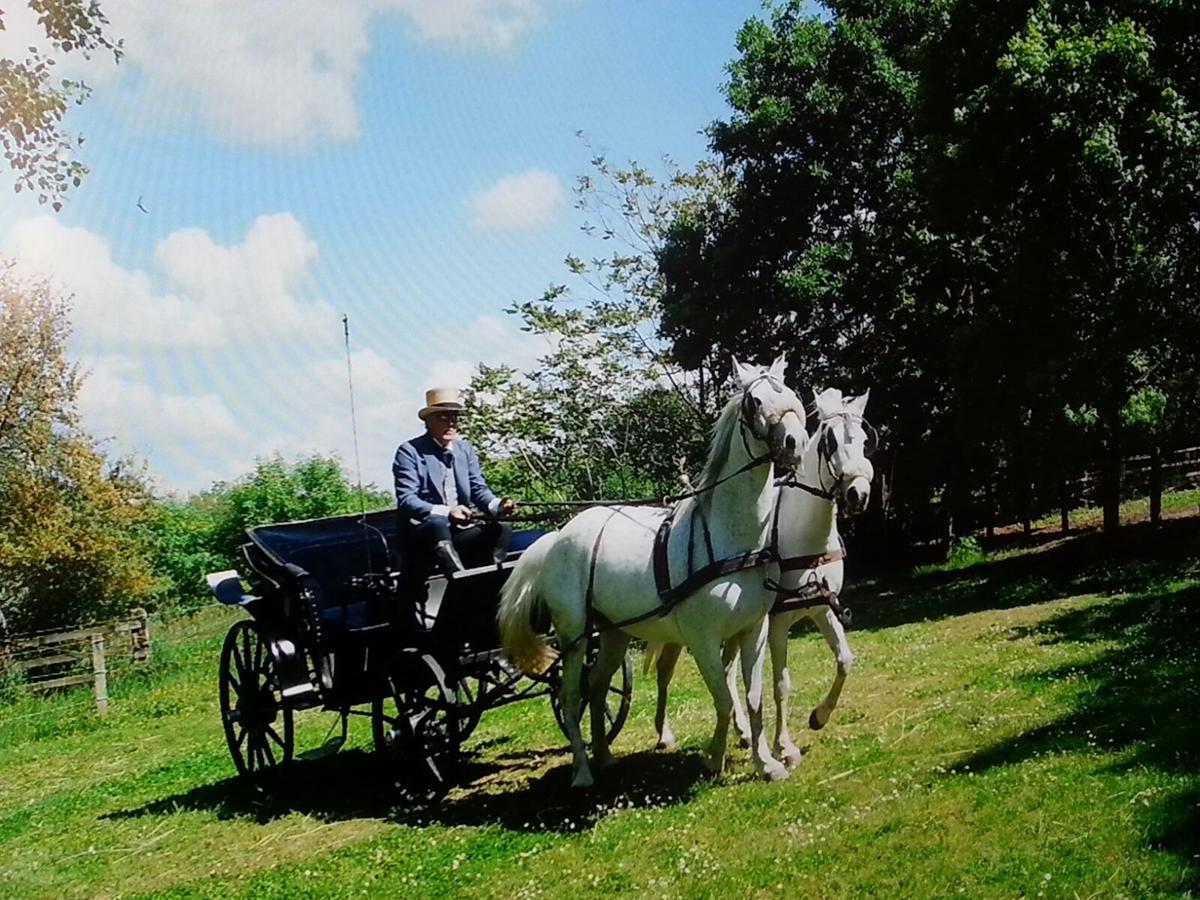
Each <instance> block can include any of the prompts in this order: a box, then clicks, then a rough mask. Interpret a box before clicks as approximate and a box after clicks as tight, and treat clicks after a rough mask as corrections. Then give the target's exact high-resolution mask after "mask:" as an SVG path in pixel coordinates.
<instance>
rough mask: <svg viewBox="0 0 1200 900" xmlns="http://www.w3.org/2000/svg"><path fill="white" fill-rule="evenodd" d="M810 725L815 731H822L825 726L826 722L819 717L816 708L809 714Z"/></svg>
mask: <svg viewBox="0 0 1200 900" xmlns="http://www.w3.org/2000/svg"><path fill="white" fill-rule="evenodd" d="M808 727H809V728H811V729H812V730H813V731H820V730H821V729H822V728H824V727H825V723H824V722H822V721H821V720H820V719H819V718H818V717H817V711H816V710H815V709H814V710H813V711H812V712H811V713H809V714H808Z"/></svg>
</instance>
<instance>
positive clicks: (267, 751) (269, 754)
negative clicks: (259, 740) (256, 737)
mask: <svg viewBox="0 0 1200 900" xmlns="http://www.w3.org/2000/svg"><path fill="white" fill-rule="evenodd" d="M262 748H263V754H264V755H265V756H266V758H267V759H269V760H270V761H271V765H272V766H273V765H275V752H274V751H273V750H272V749H271V744H270V743H269V742H268V741H267V740H266V739H265V738H264V739H263V747H262Z"/></svg>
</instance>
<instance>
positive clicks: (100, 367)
mask: <svg viewBox="0 0 1200 900" xmlns="http://www.w3.org/2000/svg"><path fill="white" fill-rule="evenodd" d="M89 362H90V365H89V371H88V372H87V375H86V377H85V379H84V381H83V385H82V386H81V388H80V391H79V409H80V412H81V413H82V415H83V418H84V421H85V422H86V423H87V427H88V430H89V432H91V433H92V434H94V435H96V436H97V437H100V438H112V439H113V440H114V441H115V443H116V449H117V451H118V452H119V453H126V452H131V451H132V452H136V453H137V454H138V455H139V456H140V457H142V458H147V457H151V456H153V457H154V462H155V463H156V465H154V466H152V470H151V474H152V477H154V480H155V481H156V482H157V486H158V487H160V488H165V489H168V490H174V489H187V488H197V487H203V486H207V485H209V484H211V483H212V482H214V481H217V480H221V479H227V478H231V477H233V476H235V475H237V474H239V473H241V472H244V471H246V470H247V469H248V468H249V466H250V464H251V463H252V461H253V458H254V453H253V449H252V445H251V443H250V442H249V441H248V440H247V435H246V432H245V429H243V428H242V427H240V426H239V424H238V422H237V421H236V419H235V418H234V416H233V413H232V412H231V411H230V409H229V407H228V406H227V405H226V404H225V402H224V400H222V399H221V398H220V397H219V396H217V395H216V394H212V393H205V394H199V395H188V394H180V393H175V392H171V391H156V390H154V389H153V388H151V387H149V386H148V385H147V384H146V383H145V382H144V380H143V377H142V375H143V373H142V366H141V364H140V363H139V362H138V361H137V360H136V359H133V358H130V357H121V356H113V357H102V358H98V359H91V360H89ZM164 470H169V471H174V472H186V473H187V476H186V478H185V479H183V480H177V479H172V478H167V479H163V477H162V473H163V471H164Z"/></svg>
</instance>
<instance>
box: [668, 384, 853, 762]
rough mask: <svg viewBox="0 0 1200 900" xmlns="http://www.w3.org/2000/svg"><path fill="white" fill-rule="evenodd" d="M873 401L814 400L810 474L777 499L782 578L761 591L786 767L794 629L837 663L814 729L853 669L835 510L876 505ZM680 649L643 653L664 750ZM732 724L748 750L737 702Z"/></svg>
mask: <svg viewBox="0 0 1200 900" xmlns="http://www.w3.org/2000/svg"><path fill="white" fill-rule="evenodd" d="M869 394H870V392H869V391H868V392H867V393H865V394H863V395H862V396H861V397H847V398H844V399H843V397H842V394H841V392H840V391H838V390H836V389H833V388H830V389H828V390H826V391H823V392H822V393H820V394H818V395H817V397H816V407H817V418H818V425H817V431H816V433H815V434H814V435H813V438H812V440H811V441H810V442H809V444H808V449H807V451H806V453H805V455H804V460H803V466H802V468H801V471H803V472H805V473H807V474H806V475H805V476H804V477H799V478H793V479H786V480H784V481H783V482H782V483H781V484H780V486H779V487H778V493H777V495H776V499H775V503H776V512H775V516H776V521H777V522H778V526H777V528H776V530H775V534H774V535H773V537H772V540H773V542H774V549H775V551H776V553H777V554H778V556H779V558H780V577H779V580H778V582H777V583H776V584H774V585H768V584H766V583H762V584H760V586H759V589H760V590H762V591H763V592H764V594H768V595H770V596H771V598H772V601H774V599H775V598H776V597H777V596H778V597H779V598H780V600H781V605H782V607H783V608H782V609H781V610H779V611H775V612H772V614H771V616H770V620H769V623H770V624H769V629H768V644H769V646H770V648H771V668H772V670H773V673H774V676H775V744H774V752H775V754H776V756H778V757H779V758H781V759H782V760H783V761H784V762H785V763H786V764H787V765H789V766H793V765H796V764H797V763H799V762H800V759H801V753H800V748H799V747H797V746H796V744H795V742H794V741H793V740H792V737H791V735H790V734H789V733H788V724H787V723H788V696H789V695H790V694H791V691H792V682H791V676H790V675H789V674H788V669H787V648H788V633H789V631H790V629H791V627H792V625H793V624H795V623H796V622H798V621H799V620H800V619H805V618H807V619H810V620H811V621H812V622H813V623H814V624H815V625H816V626H817V628H818V629H819V630H820V632H821V634H822V635H823V636H824V638H825V641H826V642H827V643H828V644H829V649H830V650H832V651H833V654H834V656H835V657H836V658H837V673H836V675H835V676H834V680H833V685H832V686H831V687H830V689H829V693H828V694H826V695H825V699H824V700H822V701H821V703H820V704H818V705H817V706H816V708H814V709H813V711H812V713H811V714H810V715H809V719H808V722H809V726H810V727H811V728H813V729H820V728H823V727H825V723H826V722H828V721H829V716H830V715H831V714H832V712H833V710H834V707H836V706H837V703H838V699H839V698H840V697H841V693H842V685H843V684H844V683H845V681H846V673H847V672H849V671H850V668H851V666H853V665H854V654H853V653H852V652H851V650H850V645H849V644H848V643H847V642H846V631H845V629H844V628H843V626H842V621H841V618H840V617H839V615H838V612H839V611H840V607H838V606H837V600H836V597H837V595H838V594H840V593H841V590H842V579H843V563H842V558H843V556H844V554H843V551H842V542H841V537H840V536H839V534H838V530H837V515H836V506H837V505H840V506H841V509H842V512H843V513H844V514H845V515H849V516H853V515H857V514H858V513H860V512H862V511H863V510H864V509H866V507H867V503H868V501H869V500H870V497H871V480H872V479H873V478H874V475H875V470H874V468H873V467H872V465H871V461H870V460H869V459H868V458H867V457H868V456H869V455H870V454H871V453H872V452H873V450H874V444H875V443H876V437H875V433H874V430H873V429H871V427H870V426H869V425H867V424H866V422H865V421H864V419H863V413H864V412H865V410H866V406H867V398H868V396H869ZM680 649H681V648H680V647H679V645H678V644H676V645H671V646H664V647H662V648H657V647H650V648H648V649H647V653H646V659H647V667H649V666H650V665H653V664H656V666H657V671H658V705H657V708H656V710H655V717H654V724H655V727H656V728H657V730H658V734H659V740H658V746H659V748H660V749H670V748H671V747H673V746H674V745H675V737H674V735H673V734H672V733H671V726H670V723H669V722H668V721H667V712H666V710H667V687H668V686H669V685H670V683H671V676H672V674H673V673H674V670H675V663H676V661H677V660H678V658H679V651H680ZM737 652H738V647H737V645H736V644H733V643H730V644H727V645H726V646H725V654H724V662H725V668H726V677H727V679H728V681H729V684H730V685H731V687H730V690H731V692H732V691H733V687H732V685H733V684H734V681H735V679H736V677H737V671H736V667H735V666H734V661H735V660H736V658H737ZM735 696H736V694H735ZM734 724H735V727H736V729H737V731H738V734H739V736H740V737H741V740H742V743H743V744H748V742H749V741H750V740H751V739H752V734H751V729H750V728H749V727H748V725H747V722H746V715H745V713H743V712H742V710H741V708H740V707H738V706H737V702H736V700H735V701H734Z"/></svg>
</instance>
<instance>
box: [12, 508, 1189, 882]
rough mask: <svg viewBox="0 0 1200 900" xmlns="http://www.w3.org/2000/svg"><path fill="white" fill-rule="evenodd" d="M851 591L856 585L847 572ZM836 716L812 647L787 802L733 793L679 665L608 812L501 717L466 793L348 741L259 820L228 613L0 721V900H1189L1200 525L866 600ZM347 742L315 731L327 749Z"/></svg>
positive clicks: (483, 731)
mask: <svg viewBox="0 0 1200 900" xmlns="http://www.w3.org/2000/svg"><path fill="white" fill-rule="evenodd" d="M848 567H849V572H850V577H851V581H854V580H855V576H854V565H853V560H851V561H850V562H849V563H848ZM848 602H849V603H850V604H851V605H852V606H853V607H854V610H855V628H854V630H852V631H851V633H850V641H851V644H852V646H853V647H854V649H855V651H856V653H857V654H858V660H859V661H858V665H857V667H856V668H855V669H854V671H853V672H852V673H851V676H850V679H849V681H848V683H847V687H846V692H845V694H844V695H843V702H842V705H841V707H840V708H839V709H838V710H837V712H836V713H835V714H834V717H833V719H832V721H831V722H830V724H829V726H828V727H827V728H826V729H825V730H824V731H822V732H809V731H807V730H806V729H804V727H803V724H804V722H806V720H807V714H808V704H811V703H813V702H815V701H816V700H817V699H819V698H820V696H821V695H822V694H823V692H824V690H825V689H826V687H827V685H828V682H829V680H830V679H831V677H832V674H833V662H832V658H831V656H830V654H829V652H828V650H827V648H826V647H825V645H824V643H823V642H822V641H821V640H820V639H819V637H817V636H816V634H815V632H808V631H806V632H804V633H801V634H798V635H797V636H795V637H794V638H793V645H792V672H793V678H794V681H795V683H796V685H797V695H796V696H797V700H796V702H795V703H794V706H793V717H794V723H793V725H794V728H793V731H794V733H798V734H799V737H800V740H801V744H802V746H804V747H805V749H806V758H805V760H804V762H803V763H802V764H801V766H800V767H799V768H798V769H796V770H795V771H794V772H793V774H792V777H791V779H790V780H789V781H787V782H785V783H783V784H778V785H770V784H765V783H761V782H759V781H757V780H756V779H755V778H754V777H753V775H752V772H751V768H750V763H749V759H748V757H747V754H746V752H745V751H743V750H738V749H734V750H732V751H731V756H732V763H731V771H730V772H729V773H728V774H727V775H725V776H724V777H722V778H721V779H718V780H716V781H710V780H707V779H705V778H704V777H703V776H702V774H701V765H700V760H699V748H700V746H701V744H702V743H703V741H704V740H705V739H706V738H707V736H708V734H709V733H710V731H711V728H712V713H711V707H710V702H709V700H708V698H707V694H706V693H705V692H704V690H703V688H702V686H701V684H700V681H699V677H698V676H697V674H696V672H695V669H694V666H692V664H691V663H690V661H687V660H685V661H683V662H681V665H680V672H679V676H678V678H677V680H676V684H675V693H674V724H675V732H676V735H677V736H678V737H679V738H680V742H681V746H680V749H679V750H677V751H674V752H671V753H665V754H664V753H655V752H652V751H651V750H650V748H651V747H652V746H653V741H654V735H653V729H652V722H651V718H652V712H653V692H652V690H651V684H652V681H651V679H648V678H645V677H639V678H638V680H637V688H636V690H635V699H634V706H633V710H632V713H631V716H630V719H629V722H628V724H627V725H626V727H625V730H624V732H623V733H622V734H621V736H620V738H619V739H618V740H617V742H616V743H615V745H614V751H615V752H616V753H617V754H618V756H619V761H618V764H617V765H616V766H614V767H613V768H612V769H610V770H608V771H606V772H604V773H602V775H601V778H600V782H599V785H598V786H597V788H596V789H594V790H592V791H589V792H586V793H575V792H572V791H570V790H569V789H568V780H569V766H568V757H567V754H566V753H565V747H564V742H563V740H562V738H561V736H560V735H559V733H558V730H557V728H556V727H555V725H554V721H553V718H552V716H551V713H550V708H549V704H548V703H547V702H546V701H545V700H535V701H530V702H527V703H523V704H517V705H514V706H509V707H505V708H503V709H498V710H495V711H492V712H489V713H487V714H486V715H485V716H484V719H483V723H482V724H481V726H480V728H479V730H478V731H477V732H476V734H475V736H474V737H473V738H472V740H471V741H470V742H469V744H468V746H467V749H468V751H469V753H470V759H469V762H468V766H467V771H466V774H465V779H464V782H463V784H462V785H461V787H459V788H456V789H455V790H454V791H452V792H451V794H450V795H449V796H448V797H447V798H446V799H445V801H443V802H442V804H441V805H439V806H438V807H436V808H426V809H421V808H410V807H406V806H404V805H403V804H398V803H396V802H395V799H394V797H393V796H392V795H391V794H390V793H389V792H388V790H387V787H386V785H387V779H386V777H385V776H384V775H383V773H381V772H378V771H376V770H375V768H374V766H373V763H372V758H371V757H370V756H369V754H368V753H367V752H366V748H367V746H368V744H369V740H370V738H369V728H367V727H364V726H366V725H367V722H366V721H365V720H362V721H359V722H355V723H354V728H353V729H352V732H351V737H350V742H349V747H348V748H347V749H344V750H342V751H341V752H339V753H337V754H334V755H331V756H327V757H324V758H320V759H310V760H303V761H300V762H298V763H297V764H296V765H295V766H294V767H293V769H292V770H291V772H290V773H288V774H287V775H286V776H285V778H284V779H283V781H282V783H281V784H280V785H279V786H278V788H277V790H276V791H275V792H274V793H273V794H272V795H271V796H269V797H263V796H259V795H257V794H256V793H254V792H253V791H251V790H249V789H247V788H246V787H244V786H243V785H241V784H240V783H239V782H238V781H237V780H235V779H234V777H233V767H232V763H231V761H230V759H229V756H228V753H227V751H226V748H225V745H224V738H223V736H222V733H221V727H220V722H219V720H218V716H217V711H216V700H215V693H216V691H215V672H216V663H217V658H218V654H219V648H220V642H221V639H222V636H223V633H224V631H225V629H226V628H227V627H228V625H229V623H230V622H231V621H233V620H234V619H235V618H236V614H231V613H228V612H226V611H223V610H220V609H210V610H206V611H205V612H204V613H203V614H202V615H200V616H197V617H196V618H193V619H188V620H180V621H179V622H176V623H175V624H174V625H172V626H171V627H170V628H169V629H167V630H165V631H164V630H162V629H160V632H159V636H158V638H157V642H156V663H155V667H154V669H153V670H152V671H150V672H148V673H146V674H145V675H144V676H142V677H140V678H124V679H121V680H118V681H117V682H116V683H115V684H114V685H113V687H112V690H111V695H112V704H111V711H110V714H109V716H108V718H107V719H104V720H99V719H97V718H95V717H94V715H93V714H92V713H91V712H90V711H89V703H88V697H87V695H86V693H83V692H79V693H75V694H70V695H67V696H64V697H60V698H55V699H52V700H49V701H41V702H35V701H32V700H22V701H20V702H15V703H9V704H8V705H6V706H0V896H3V897H5V898H10V897H91V896H103V897H109V896H118V895H120V896H138V895H156V896H180V897H182V896H213V897H217V896H220V897H225V896H254V897H275V896H279V897H284V896H286V897H306V896H352V895H354V896H360V895H366V896H372V895H375V896H404V897H406V898H415V897H435V896H466V897H543V896H544V897H562V896H571V897H573V898H575V897H589V896H602V895H611V894H616V893H622V894H627V895H630V896H655V897H719V896H732V897H768V896H769V897H776V896H778V897H865V896H879V897H897V896H906V897H954V896H966V897H1021V896H1025V897H1043V896H1044V897H1080V898H1083V897H1105V898H1107V897H1122V896H1124V897H1138V898H1141V897H1179V896H1190V895H1191V894H1193V893H1195V892H1197V891H1198V889H1200V837H1198V833H1200V812H1198V808H1200V726H1198V721H1200V666H1198V663H1200V643H1198V640H1197V638H1198V636H1200V626H1198V624H1197V616H1198V615H1200V519H1197V518H1189V519H1177V520H1172V521H1169V522H1164V523H1163V524H1162V525H1161V526H1159V527H1158V528H1151V527H1150V526H1148V525H1143V526H1135V527H1131V528H1127V529H1125V530H1124V531H1123V533H1122V534H1121V535H1120V536H1119V538H1118V539H1117V540H1116V541H1105V540H1104V539H1103V538H1102V536H1100V535H1095V534H1091V535H1084V536H1081V537H1076V538H1073V539H1070V540H1066V541H1057V540H1055V541H1048V542H1046V543H1044V544H1043V545H1041V546H1035V547H1028V548H1025V549H1022V550H1009V551H1006V552H1003V553H998V554H995V555H992V556H988V557H985V558H984V559H982V560H981V561H979V562H977V563H975V564H974V565H969V566H966V567H960V568H955V569H948V568H938V567H934V568H927V569H922V570H919V571H918V572H915V573H911V574H908V575H901V576H894V577H888V578H877V579H873V580H862V579H859V584H858V586H857V587H856V588H855V589H854V590H853V591H852V593H851V594H850V596H849V598H848ZM333 724H334V717H333V716H331V715H330V714H321V713H309V714H305V716H304V717H303V718H302V723H301V728H300V731H299V734H298V741H297V746H298V749H300V750H303V749H305V748H306V747H317V746H319V745H320V744H321V743H322V741H323V740H324V738H325V737H326V736H327V734H328V732H329V729H330V727H331V726H332V725H333Z"/></svg>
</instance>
